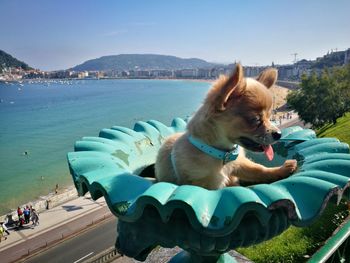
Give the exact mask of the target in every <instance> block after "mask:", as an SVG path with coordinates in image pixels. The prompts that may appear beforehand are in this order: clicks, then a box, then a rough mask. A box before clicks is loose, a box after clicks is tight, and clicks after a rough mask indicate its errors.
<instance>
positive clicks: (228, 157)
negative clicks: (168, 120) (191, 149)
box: [188, 135, 240, 164]
mask: <svg viewBox="0 0 350 263" xmlns="http://www.w3.org/2000/svg"><path fill="white" fill-rule="evenodd" d="M188 141H189V142H190V143H191V144H192V145H193V146H195V147H196V148H197V149H199V150H200V151H202V152H204V153H206V154H208V155H210V156H211V157H213V158H216V159H219V160H222V161H223V162H224V164H226V163H228V162H231V161H234V160H236V159H237V157H238V154H239V150H240V149H239V145H237V144H235V145H234V146H233V149H232V150H231V151H222V150H219V149H217V148H214V147H212V146H210V145H208V144H206V143H204V142H202V141H201V140H199V139H195V138H193V137H192V136H191V135H190V136H188Z"/></svg>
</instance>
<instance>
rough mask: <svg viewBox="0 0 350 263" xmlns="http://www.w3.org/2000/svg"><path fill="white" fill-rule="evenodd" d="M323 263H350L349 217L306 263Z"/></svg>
mask: <svg viewBox="0 0 350 263" xmlns="http://www.w3.org/2000/svg"><path fill="white" fill-rule="evenodd" d="M324 262H327V263H330V262H337V263H338V262H340V263H343V262H344V263H346V262H350V216H349V217H348V218H347V219H346V220H345V221H344V222H343V224H341V225H340V226H339V227H338V228H337V230H336V231H335V232H334V234H333V235H332V236H331V237H330V238H329V239H328V240H327V241H326V243H325V244H324V245H323V246H322V247H321V248H320V249H319V250H318V251H317V252H316V253H315V254H314V255H313V256H312V258H311V259H310V260H309V261H308V263H324Z"/></svg>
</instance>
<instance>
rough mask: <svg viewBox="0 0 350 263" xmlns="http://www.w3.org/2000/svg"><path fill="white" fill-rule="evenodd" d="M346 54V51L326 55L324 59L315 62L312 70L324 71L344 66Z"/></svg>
mask: <svg viewBox="0 0 350 263" xmlns="http://www.w3.org/2000/svg"><path fill="white" fill-rule="evenodd" d="M346 52H347V51H346V50H345V51H337V52H332V53H328V54H326V55H324V56H323V57H320V58H317V59H316V61H313V63H312V66H311V68H313V69H324V68H331V67H334V66H342V65H343V64H344V59H345V54H346Z"/></svg>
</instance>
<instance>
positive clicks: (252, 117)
mask: <svg viewBox="0 0 350 263" xmlns="http://www.w3.org/2000/svg"><path fill="white" fill-rule="evenodd" d="M276 79H277V71H276V70H275V69H267V70H265V71H263V72H262V73H261V74H260V75H259V77H258V78H257V79H256V80H255V79H252V78H244V76H243V68H242V66H241V65H240V64H238V65H236V69H235V71H234V73H233V74H232V75H231V76H229V77H226V76H221V77H220V78H219V79H218V80H217V82H216V83H215V84H214V85H213V87H212V88H211V89H210V90H209V92H208V95H207V97H206V99H205V102H204V104H203V105H202V106H201V107H200V108H199V110H198V111H197V112H196V113H195V115H194V116H193V117H192V119H191V120H190V121H189V123H188V125H187V131H186V132H185V133H177V134H174V135H172V136H170V137H169V138H168V139H167V140H166V141H165V142H164V144H163V145H162V147H161V149H160V150H159V153H158V157H157V160H156V164H155V173H156V178H157V180H158V181H166V182H171V183H175V184H178V185H183V184H189V185H197V186H201V187H204V188H207V189H218V188H222V187H225V186H235V185H239V181H240V180H243V181H246V182H255V183H269V182H273V181H276V180H278V179H282V178H285V177H287V176H289V175H290V174H291V173H293V172H294V171H295V169H296V167H297V162H296V161H295V160H287V161H285V163H284V165H283V166H281V167H273V168H267V167H265V166H263V165H260V164H257V163H254V162H253V161H251V160H249V159H248V158H247V157H245V154H244V151H242V148H241V151H240V153H239V155H238V158H237V159H236V160H235V161H231V162H229V163H227V164H224V163H223V161H221V160H219V159H215V158H213V157H211V156H209V155H207V154H205V153H203V152H202V151H200V150H198V149H197V148H196V147H195V146H193V145H192V144H191V143H190V142H189V141H188V137H189V135H192V136H193V137H195V138H198V139H200V140H201V141H203V142H205V143H206V144H208V145H210V146H212V147H215V148H218V149H222V150H224V149H225V150H229V149H232V147H233V145H234V144H239V145H240V146H242V147H243V148H246V149H248V150H252V151H263V150H262V145H270V144H273V143H274V142H275V139H274V137H273V133H276V132H279V130H278V128H277V127H275V126H273V125H272V124H271V123H270V120H269V119H270V114H271V110H272V96H271V94H270V91H269V90H268V88H270V87H271V86H273V85H274V83H275V82H276ZM172 151H173V154H174V155H175V156H174V157H175V158H174V159H175V165H176V174H175V170H174V167H173V164H172V161H171V157H170V156H171V152H172Z"/></svg>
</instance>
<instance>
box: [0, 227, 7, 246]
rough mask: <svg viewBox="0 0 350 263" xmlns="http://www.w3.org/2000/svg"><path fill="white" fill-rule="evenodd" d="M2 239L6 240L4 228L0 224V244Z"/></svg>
mask: <svg viewBox="0 0 350 263" xmlns="http://www.w3.org/2000/svg"><path fill="white" fill-rule="evenodd" d="M2 238H5V240H6V239H7V237H4V228H3V226H2V224H1V225H0V242H1V241H2Z"/></svg>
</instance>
